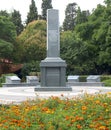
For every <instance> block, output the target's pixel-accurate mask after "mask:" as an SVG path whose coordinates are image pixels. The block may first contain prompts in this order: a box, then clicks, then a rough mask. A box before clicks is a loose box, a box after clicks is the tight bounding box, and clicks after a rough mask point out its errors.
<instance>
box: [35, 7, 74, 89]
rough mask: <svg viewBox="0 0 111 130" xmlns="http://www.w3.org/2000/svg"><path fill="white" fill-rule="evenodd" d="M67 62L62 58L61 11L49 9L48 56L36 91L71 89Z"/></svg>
mask: <svg viewBox="0 0 111 130" xmlns="http://www.w3.org/2000/svg"><path fill="white" fill-rule="evenodd" d="M66 66H67V65H66V62H65V61H64V60H62V59H61V58H60V34H59V12H58V10H55V9H48V10H47V57H46V58H45V59H44V60H42V61H41V63H40V68H41V85H40V86H37V87H36V88H35V91H71V90H72V88H71V87H67V86H66Z"/></svg>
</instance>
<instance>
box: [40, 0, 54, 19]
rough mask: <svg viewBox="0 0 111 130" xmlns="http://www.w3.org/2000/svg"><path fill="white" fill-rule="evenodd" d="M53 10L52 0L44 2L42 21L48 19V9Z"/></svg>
mask: <svg viewBox="0 0 111 130" xmlns="http://www.w3.org/2000/svg"><path fill="white" fill-rule="evenodd" d="M51 8H52V0H42V19H43V20H46V19H47V9H51Z"/></svg>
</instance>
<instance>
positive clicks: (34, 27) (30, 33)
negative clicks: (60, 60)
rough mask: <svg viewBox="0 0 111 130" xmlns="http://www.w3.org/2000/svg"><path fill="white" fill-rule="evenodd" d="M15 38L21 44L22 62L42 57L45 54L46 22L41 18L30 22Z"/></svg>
mask: <svg viewBox="0 0 111 130" xmlns="http://www.w3.org/2000/svg"><path fill="white" fill-rule="evenodd" d="M17 40H18V43H19V45H20V46H21V51H22V53H21V60H22V62H29V61H33V60H36V61H40V60H42V59H44V58H45V55H46V52H45V50H46V49H45V48H46V22H45V21H43V20H37V21H33V22H31V23H30V24H28V26H27V27H26V29H25V30H24V31H23V32H22V33H21V34H20V35H19V36H18V38H17Z"/></svg>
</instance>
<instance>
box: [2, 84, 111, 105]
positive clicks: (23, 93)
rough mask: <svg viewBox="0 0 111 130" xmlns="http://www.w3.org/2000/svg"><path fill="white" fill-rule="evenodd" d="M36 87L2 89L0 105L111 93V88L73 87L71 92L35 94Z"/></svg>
mask: <svg viewBox="0 0 111 130" xmlns="http://www.w3.org/2000/svg"><path fill="white" fill-rule="evenodd" d="M34 88H35V87H2V88H0V104H7V103H17V104H18V103H20V102H22V101H25V100H28V99H36V98H48V97H50V96H61V94H63V95H64V96H65V97H69V98H72V97H74V96H81V95H83V94H84V93H86V92H87V93H89V94H96V93H106V92H111V87H84V86H83V87H82V86H77V87H76V86H73V87H72V90H73V91H71V92H65V91H64V92H62V91H61V92H35V91H34Z"/></svg>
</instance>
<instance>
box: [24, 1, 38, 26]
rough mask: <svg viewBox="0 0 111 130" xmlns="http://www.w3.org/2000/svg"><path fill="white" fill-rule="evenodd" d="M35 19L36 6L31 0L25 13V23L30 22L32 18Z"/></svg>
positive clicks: (36, 16)
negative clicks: (26, 13)
mask: <svg viewBox="0 0 111 130" xmlns="http://www.w3.org/2000/svg"><path fill="white" fill-rule="evenodd" d="M37 19H38V11H37V7H36V5H35V1H34V0H31V5H30V7H29V13H28V15H27V20H26V24H28V23H30V22H32V21H33V20H37Z"/></svg>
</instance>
